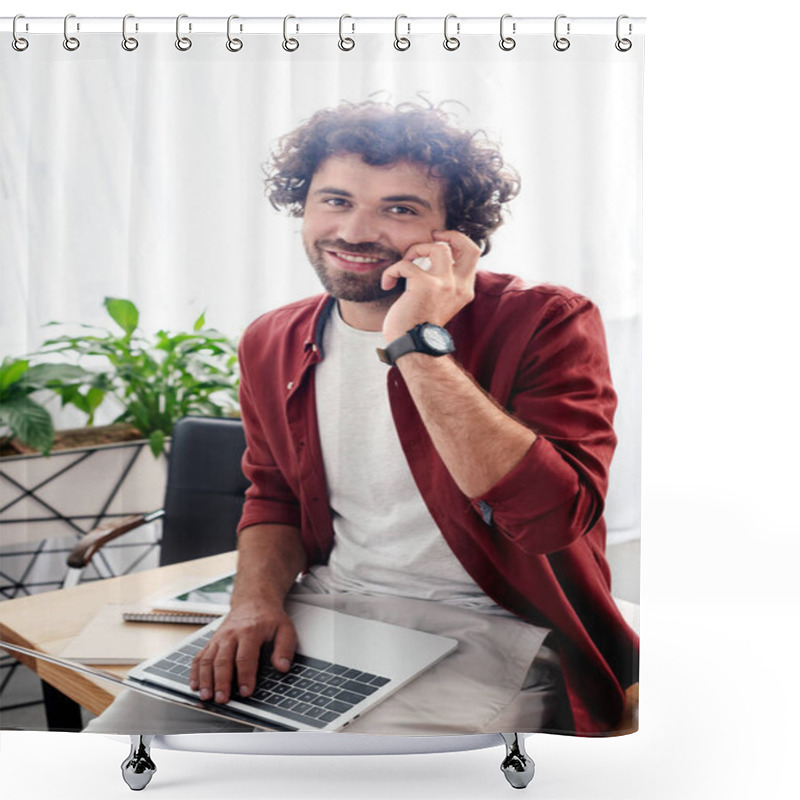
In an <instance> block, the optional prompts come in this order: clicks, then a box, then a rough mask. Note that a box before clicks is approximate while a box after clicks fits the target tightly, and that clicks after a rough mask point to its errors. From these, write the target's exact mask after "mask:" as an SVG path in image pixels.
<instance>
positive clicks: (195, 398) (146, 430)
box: [39, 297, 238, 456]
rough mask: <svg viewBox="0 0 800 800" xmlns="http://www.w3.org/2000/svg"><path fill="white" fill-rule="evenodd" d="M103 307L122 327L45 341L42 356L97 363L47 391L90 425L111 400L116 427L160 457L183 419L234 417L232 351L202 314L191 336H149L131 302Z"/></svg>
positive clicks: (235, 380) (111, 302)
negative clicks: (137, 436) (132, 432)
mask: <svg viewBox="0 0 800 800" xmlns="http://www.w3.org/2000/svg"><path fill="white" fill-rule="evenodd" d="M104 305H105V308H106V310H107V311H108V314H109V316H110V317H111V319H112V320H113V321H114V322H115V323H116V325H117V326H118V328H119V330H98V329H92V330H94V331H96V332H95V333H91V334H89V333H87V334H85V335H82V336H67V335H63V336H59V337H57V338H54V339H49V340H47V341H46V342H45V343H44V345H43V347H42V350H41V351H40V353H39V355H40V356H44V357H52V356H53V355H56V354H58V356H59V357H61V358H64V357H67V358H70V359H74V360H75V361H76V362H77V363H76V364H75V366H77V367H80V366H82V365H83V364H85V363H88V362H89V360H90V359H91V360H93V361H94V362H95V364H96V366H95V367H93V369H92V370H91V371H89V370H84V375H85V376H86V377H85V379H84V380H81V381H75V380H61V381H52V382H51V383H50V387H49V388H51V389H52V390H53V391H55V392H56V393H57V394H59V395H60V397H61V400H62V403H63V404H68V403H69V404H72V405H74V406H76V407H78V408H80V409H81V410H83V411H85V412H86V414H87V417H88V423H87V424H92V422H93V420H94V413H95V411H96V410H97V408H98V407H99V406H100V404H101V403H102V402H103V401H104V400H105V399H106V398H112V399H113V401H114V402H115V403H116V404H117V405H118V406H119V408H120V413H119V415H118V416H117V417H116V419H115V420H114V422H115V423H126V424H128V425H132V426H133V427H134V428H136V429H137V430H138V431H139V432H140V433H141V434H142V436H143V437H145V438H146V439H147V440H148V441H149V444H150V449H151V450H152V451H153V454H154V455H155V456H158V455H159V454H160V453H161V452H162V451H163V449H164V443H165V441H166V439H167V437H168V436H169V435H170V433H171V432H172V426H173V425H174V424H175V423H176V422H177V421H178V420H179V419H180V418H181V417H184V416H186V415H188V414H201V415H208V416H225V415H231V414H235V413H237V411H238V401H237V385H238V378H237V374H236V347H235V345H234V343H233V342H232V341H231V340H230V339H228V338H227V337H225V336H224V335H223V334H221V333H219V332H218V331H215V330H211V329H207V328H206V327H205V314H201V315H200V316H199V317H198V318H197V319H196V320H195V322H194V325H193V328H192V330H191V331H190V332H180V333H169V332H168V331H165V330H159V331H157V332H156V334H155V335H154V336H153V337H151V338H146V337H144V336H142V335H141V334H140V333H139V332H138V328H139V310H138V309H137V307H136V306H135V305H134V304H133V303H132V302H131V301H130V300H124V299H121V298H114V297H107V298H106V299H105V301H104ZM50 324H51V325H59V324H60V323H50Z"/></svg>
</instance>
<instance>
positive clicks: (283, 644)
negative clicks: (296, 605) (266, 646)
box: [272, 617, 297, 672]
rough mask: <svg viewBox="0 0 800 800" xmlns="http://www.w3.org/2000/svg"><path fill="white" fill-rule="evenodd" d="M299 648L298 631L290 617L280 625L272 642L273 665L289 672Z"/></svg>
mask: <svg viewBox="0 0 800 800" xmlns="http://www.w3.org/2000/svg"><path fill="white" fill-rule="evenodd" d="M296 648H297V632H296V631H295V629H294V623H293V622H292V621H291V619H290V618H289V617H286V619H285V621H284V622H282V623H281V624H280V625H278V628H277V630H276V631H275V639H274V641H273V643H272V666H274V667H275V669H277V670H278V671H279V672H288V671H289V668H290V667H291V666H292V659H293V658H294V652H295V649H296Z"/></svg>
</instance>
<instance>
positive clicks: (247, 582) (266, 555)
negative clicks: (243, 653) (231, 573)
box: [231, 524, 306, 607]
mask: <svg viewBox="0 0 800 800" xmlns="http://www.w3.org/2000/svg"><path fill="white" fill-rule="evenodd" d="M238 550H239V553H238V562H237V568H236V583H235V586H234V591H233V596H232V598H231V605H232V606H233V607H236V606H237V605H239V604H241V603H243V602H255V603H261V604H264V605H270V606H278V605H280V606H282V604H283V601H284V598H285V597H286V594H287V593H288V591H289V589H291V588H292V586H293V584H294V582H295V580H296V578H297V576H298V574H299V573H300V572H302V571H303V570H304V569H305V566H306V556H305V551H304V550H303V544H302V540H301V538H300V531H299V530H298V529H297V528H295V527H292V526H291V525H272V524H264V525H253V526H251V527H249V528H245V529H244V530H243V531H241V533H240V534H239V547H238Z"/></svg>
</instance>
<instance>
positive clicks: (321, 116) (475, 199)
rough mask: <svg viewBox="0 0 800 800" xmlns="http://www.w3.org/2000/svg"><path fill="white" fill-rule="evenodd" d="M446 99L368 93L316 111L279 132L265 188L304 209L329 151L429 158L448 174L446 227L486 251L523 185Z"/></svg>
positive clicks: (388, 159)
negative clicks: (460, 123) (384, 99)
mask: <svg viewBox="0 0 800 800" xmlns="http://www.w3.org/2000/svg"><path fill="white" fill-rule="evenodd" d="M450 117H451V114H449V113H448V112H446V111H444V109H443V108H442V106H441V105H440V106H438V107H437V106H432V105H429V106H420V105H416V104H414V103H403V104H401V105H398V106H392V105H390V104H388V103H378V102H372V101H368V102H365V103H359V104H353V103H342V104H341V105H339V106H337V107H336V108H327V109H323V110H321V111H317V112H316V113H315V114H314V115H313V116H312V117H311V118H310V119H308V120H306V121H305V122H304V123H303V124H302V125H300V127H299V128H297V129H296V130H294V131H292V132H291V133H288V134H287V135H286V136H284V137H282V138H281V139H280V141H279V142H278V147H277V150H276V151H275V152H274V153H273V156H272V161H271V164H269V165H268V166H267V168H266V172H267V178H266V181H265V183H266V187H267V195H268V197H269V200H270V202H271V203H272V205H273V206H274V207H275V208H276V209H282V208H286V209H288V210H289V212H290V213H291V214H292V215H293V216H296V217H301V216H302V215H303V208H304V206H305V201H306V195H307V193H308V187H309V185H310V183H311V179H312V177H313V175H314V173H315V172H316V171H317V169H318V168H319V165H320V164H321V163H322V162H323V161H324V160H325V159H326V158H328V157H329V156H332V155H336V154H343V153H355V154H357V155H360V156H361V157H362V159H363V160H364V162H365V163H366V164H369V165H371V166H384V165H388V164H394V163H397V162H398V161H409V162H412V163H417V164H422V165H427V167H428V170H429V174H431V175H432V176H435V177H437V178H442V179H444V180H445V181H446V182H447V188H446V191H445V209H446V215H447V219H446V225H447V228H448V230H456V231H460V232H461V233H464V234H466V235H467V236H469V238H470V239H472V241H473V242H475V243H476V244H477V245H478V246H479V247H481V249H482V250H483V254H484V255H485V254H486V253H488V252H489V236H490V234H492V233H493V232H494V231H495V230H496V229H497V228H498V227H500V225H502V223H503V217H502V206H503V204H504V203H507V202H508V201H509V200H511V199H512V198H513V197H515V196H516V195H517V193H518V191H519V177H518V175H517V173H516V171H515V170H514V169H512V168H511V167H509V166H507V165H506V164H505V163H504V161H503V157H502V155H501V154H500V152H499V150H498V147H497V145H496V144H495V143H494V142H491V141H490V140H488V139H487V138H486V136H485V135H484V134H483V132H481V131H465V130H461V129H459V128H457V127H455V126H454V125H452V124H451V121H450Z"/></svg>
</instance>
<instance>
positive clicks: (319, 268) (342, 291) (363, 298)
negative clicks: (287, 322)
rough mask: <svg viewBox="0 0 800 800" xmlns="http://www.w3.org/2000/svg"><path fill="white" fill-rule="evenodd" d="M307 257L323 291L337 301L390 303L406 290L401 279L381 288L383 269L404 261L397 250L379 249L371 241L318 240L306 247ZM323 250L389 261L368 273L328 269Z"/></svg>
mask: <svg viewBox="0 0 800 800" xmlns="http://www.w3.org/2000/svg"><path fill="white" fill-rule="evenodd" d="M305 249H306V255H307V256H308V260H309V261H310V262H311V266H312V267H314V271H315V272H316V273H317V276H318V277H319V279H320V281H321V283H322V285H323V287H324V288H325V291H327V292H328V293H329V294H331V295H332V296H333V297H335V298H336V299H337V300H350V301H352V302H355V303H372V302H375V301H382V300H391V299H392V298H394V297H396V296H397V295H399V294H402V292H403V291H404V290H405V283H406V282H405V280H404V279H403V278H401V279H400V280H398V282H397V283H396V284H395V286H393V287H392V288H391V289H389V290H388V291H387V290H385V289H382V288H381V276H382V275H383V272H384V270H385V269H387V268H388V267H389V266H391V265H392V264H395V263H397V262H398V261H400V260H401V259H402V258H403V254H402V253H399V252H397V251H396V250H391V249H389V248H386V247H381V246H380V245H378V244H374V243H372V242H365V243H362V244H348V243H347V242H344V241H342V240H341V239H336V240H331V239H320V240H318V241H316V242H313V243H311V244H306V245H305ZM325 250H332V251H341V252H345V253H352V254H353V255H361V256H372V257H373V258H380V259H382V260H386V261H388V263H387V264H386V265H385V266H384V267H382V268H376V269H374V270H371V271H370V272H349V271H347V270H346V269H339V268H336V267H333V266H330V265H329V264H328V263H327V262H326V260H325V253H324V251H325Z"/></svg>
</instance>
